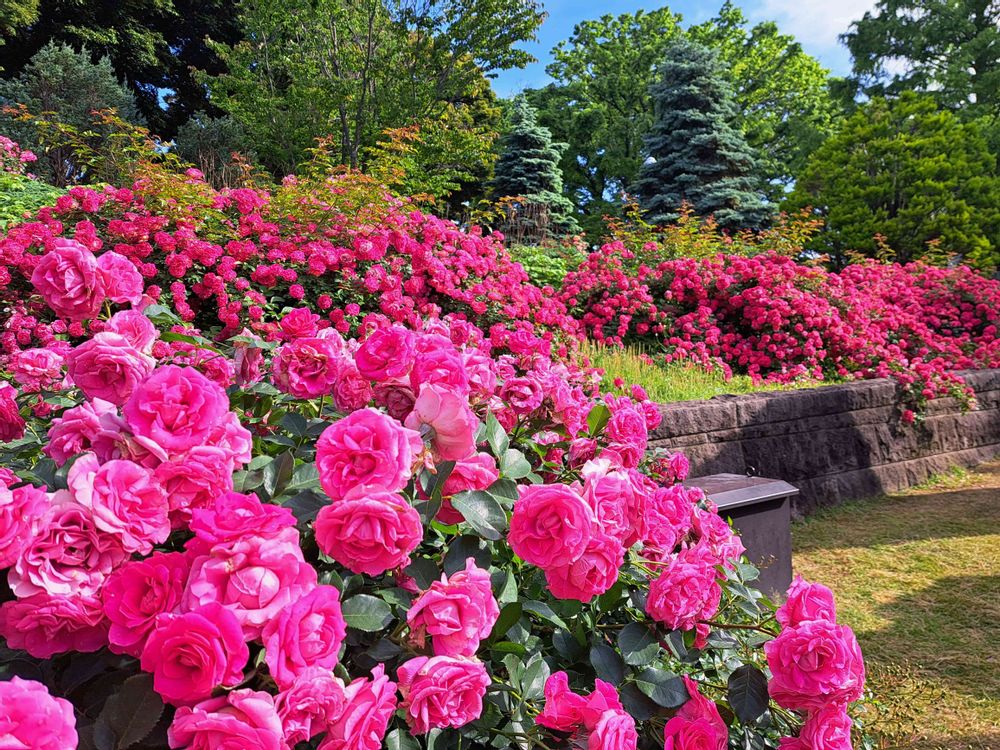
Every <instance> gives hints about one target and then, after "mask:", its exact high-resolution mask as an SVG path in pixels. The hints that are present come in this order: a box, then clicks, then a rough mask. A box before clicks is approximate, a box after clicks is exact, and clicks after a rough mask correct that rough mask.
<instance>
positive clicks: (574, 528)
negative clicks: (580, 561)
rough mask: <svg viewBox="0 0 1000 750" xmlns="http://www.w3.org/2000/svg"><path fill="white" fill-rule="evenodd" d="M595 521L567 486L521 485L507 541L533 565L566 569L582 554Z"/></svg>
mask: <svg viewBox="0 0 1000 750" xmlns="http://www.w3.org/2000/svg"><path fill="white" fill-rule="evenodd" d="M596 520H597V519H596V518H595V516H594V511H593V510H591V508H590V506H588V505H587V503H586V502H585V501H584V499H583V498H582V497H580V495H579V494H578V493H577V492H576V491H575V490H574V489H573V488H571V487H569V486H567V485H564V484H532V485H521V486H520V487H518V500H517V502H516V503H515V504H514V514H513V516H512V517H511V519H510V532H509V533H508V535H507V541H508V542H509V544H510V546H511V549H513V550H514V553H515V554H516V555H518V556H519V557H520V558H521V559H522V560H524V561H525V562H529V563H531V564H532V565H537V566H538V567H540V568H549V567H553V566H555V565H565V564H566V563H568V562H572V561H573V560H576V559H577V558H578V557H580V555H582V554H583V552H584V550H585V549H586V548H587V545H588V544H589V543H590V538H591V536H592V535H593V530H594V525H595V523H596Z"/></svg>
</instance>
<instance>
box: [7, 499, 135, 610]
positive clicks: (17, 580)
mask: <svg viewBox="0 0 1000 750" xmlns="http://www.w3.org/2000/svg"><path fill="white" fill-rule="evenodd" d="M38 527H39V531H38V533H37V534H36V535H35V537H34V538H32V539H31V540H30V541H29V542H28V544H27V546H26V547H25V548H24V550H23V551H22V552H21V556H20V558H18V560H17V562H16V563H15V564H14V567H13V568H12V569H11V570H10V572H9V573H8V581H9V583H10V587H11V589H12V590H13V592H14V594H15V596H18V597H26V596H31V595H32V594H38V593H47V594H52V595H53V596H78V595H79V596H89V595H93V594H96V593H97V592H99V591H100V590H101V586H103V585H104V580H105V579H106V578H107V577H108V576H109V575H110V574H111V571H113V570H114V569H115V568H117V567H118V566H119V565H121V564H122V563H123V562H124V561H125V559H126V558H127V557H128V553H127V552H126V551H125V549H124V547H122V545H121V542H120V541H119V540H118V539H116V538H115V537H114V536H113V535H111V534H108V533H106V532H103V531H101V530H100V529H99V528H98V527H97V524H96V523H95V521H94V516H93V513H92V512H91V510H90V509H89V508H86V507H84V506H83V505H80V504H79V503H78V502H76V501H75V500H73V499H72V497H70V495H69V493H68V492H60V493H56V495H55V496H54V497H53V502H52V506H51V507H50V508H49V509H48V511H47V512H46V513H45V515H44V516H42V518H41V519H40V520H39V522H38Z"/></svg>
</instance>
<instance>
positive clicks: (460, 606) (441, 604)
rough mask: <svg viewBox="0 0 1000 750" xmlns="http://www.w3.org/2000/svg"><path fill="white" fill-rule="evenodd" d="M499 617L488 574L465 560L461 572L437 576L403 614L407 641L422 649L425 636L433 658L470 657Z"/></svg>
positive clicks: (473, 563)
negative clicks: (430, 645)
mask: <svg viewBox="0 0 1000 750" xmlns="http://www.w3.org/2000/svg"><path fill="white" fill-rule="evenodd" d="M499 616H500V608H499V607H498V605H497V600H496V599H495V598H494V597H493V590H492V588H491V585H490V574H489V572H487V571H485V570H483V569H482V568H479V567H476V563H475V560H474V559H473V558H471V557H470V558H468V559H467V560H466V561H465V570H461V571H458V572H456V573H453V574H452V575H451V577H450V578H449V577H447V576H443V575H442V576H441V580H440V581H434V582H433V583H432V584H431V585H430V588H429V589H427V590H426V591H425V592H423V593H422V594H421V595H420V596H418V597H417V599H416V601H415V602H413V604H412V605H411V606H410V609H409V611H408V612H407V613H406V623H407V624H408V625H409V626H410V640H411V642H413V643H414V644H415V645H416V647H417V648H423V646H424V640H425V638H426V637H427V636H428V635H429V636H430V637H431V642H432V644H433V647H434V654H435V655H436V656H473V655H474V654H475V653H476V651H477V650H478V648H479V642H480V641H481V640H483V639H484V638H487V637H489V634H490V632H491V631H492V630H493V625H494V624H496V621H497V618H498V617H499Z"/></svg>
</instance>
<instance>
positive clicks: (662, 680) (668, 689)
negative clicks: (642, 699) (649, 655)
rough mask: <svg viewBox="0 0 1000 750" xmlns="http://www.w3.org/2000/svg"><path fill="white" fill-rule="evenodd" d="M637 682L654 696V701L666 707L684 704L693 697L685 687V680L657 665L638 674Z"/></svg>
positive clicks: (651, 696)
mask: <svg viewBox="0 0 1000 750" xmlns="http://www.w3.org/2000/svg"><path fill="white" fill-rule="evenodd" d="M635 684H636V685H638V686H639V689H640V690H641V691H642V692H644V693H645V694H646V695H648V696H649V697H650V698H652V699H653V702H654V703H656V704H657V705H659V706H663V707H664V708H677V707H678V706H683V705H684V704H685V703H686V702H687V700H688V698H690V697H691V696H689V695H688V691H687V688H686V687H684V681H683V680H682V679H681V678H680V677H678V676H677V675H675V674H674V673H673V672H668V671H666V670H665V669H657V668H656V667H649V668H647V669H644V670H642V672H640V673H639V675H637V676H636V678H635Z"/></svg>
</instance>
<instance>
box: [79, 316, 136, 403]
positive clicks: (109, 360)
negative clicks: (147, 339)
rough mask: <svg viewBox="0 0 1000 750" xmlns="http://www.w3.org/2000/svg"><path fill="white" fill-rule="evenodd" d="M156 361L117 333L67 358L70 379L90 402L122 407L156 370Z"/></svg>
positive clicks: (100, 336) (90, 342) (100, 337)
mask: <svg viewBox="0 0 1000 750" xmlns="http://www.w3.org/2000/svg"><path fill="white" fill-rule="evenodd" d="M153 365H154V362H153V359H152V358H151V357H149V356H148V355H146V354H143V353H142V352H140V351H139V350H138V349H136V348H135V347H134V346H132V344H130V343H129V341H128V339H126V338H125V337H124V336H120V335H118V334H117V333H112V332H110V331H102V332H101V333H98V334H95V335H94V337H93V338H92V339H89V340H87V341H85V342H83V343H82V344H80V345H79V346H77V347H75V348H74V349H73V350H72V351H71V352H70V353H69V355H68V356H67V357H66V370H67V372H68V373H69V377H70V379H71V380H72V381H73V384H74V385H76V386H77V387H78V388H79V389H80V390H81V391H83V393H84V395H86V396H87V398H100V399H104V400H105V401H110V402H111V403H113V404H115V405H118V406H120V405H121V404H123V403H125V401H126V400H127V399H128V397H129V396H130V395H131V394H132V393H133V392H134V391H135V389H136V387H137V386H138V385H139V383H140V382H141V381H142V380H143V379H144V378H145V377H146V376H147V375H149V373H150V372H151V371H152V369H153Z"/></svg>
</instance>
